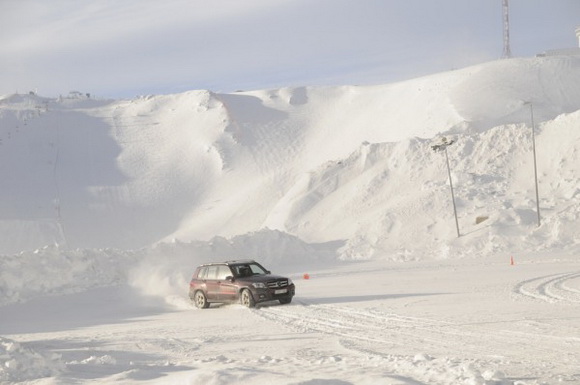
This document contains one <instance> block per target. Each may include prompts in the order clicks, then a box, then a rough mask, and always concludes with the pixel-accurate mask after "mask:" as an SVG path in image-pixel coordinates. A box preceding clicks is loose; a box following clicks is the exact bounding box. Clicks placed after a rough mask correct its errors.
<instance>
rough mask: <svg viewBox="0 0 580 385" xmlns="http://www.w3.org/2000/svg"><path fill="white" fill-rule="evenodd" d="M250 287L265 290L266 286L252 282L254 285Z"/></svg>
mask: <svg viewBox="0 0 580 385" xmlns="http://www.w3.org/2000/svg"><path fill="white" fill-rule="evenodd" d="M252 286H254V287H255V288H256V289H265V288H266V284H264V283H262V282H254V283H252Z"/></svg>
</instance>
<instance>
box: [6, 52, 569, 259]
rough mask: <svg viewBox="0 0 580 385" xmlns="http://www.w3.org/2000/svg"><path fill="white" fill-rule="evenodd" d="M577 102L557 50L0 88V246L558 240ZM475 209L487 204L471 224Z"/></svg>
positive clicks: (565, 230)
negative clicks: (153, 86) (294, 71)
mask: <svg viewBox="0 0 580 385" xmlns="http://www.w3.org/2000/svg"><path fill="white" fill-rule="evenodd" d="M527 102H531V103H532V106H533V113H534V118H535V126H536V142H537V153H538V155H537V157H538V159H537V160H538V167H539V184H540V206H541V208H542V216H543V218H544V225H543V226H542V227H541V228H539V229H536V226H535V223H534V220H533V216H534V212H535V194H534V187H533V186H534V185H533V165H532V161H533V158H532V152H531V143H532V142H531V112H532V110H531V108H530V104H527ZM579 108H580V58H578V57H574V56H569V57H567V56H561V57H544V58H531V59H512V60H501V61H497V62H492V63H487V64H483V65H479V66H475V67H470V68H465V69H462V70H457V71H451V72H448V73H442V74H437V75H433V76H428V77H424V78H419V79H414V80H410V81H406V82H401V83H396V84H388V85H381V86H367V87H356V86H344V87H302V88H284V89H276V90H262V91H251V92H238V93H232V94H217V93H213V92H209V91H191V92H186V93H183V94H177V95H166V96H147V97H140V98H137V99H134V100H119V101H114V100H94V99H91V98H90V97H88V95H82V94H80V93H73V94H71V95H69V96H67V97H61V98H58V99H49V98H42V97H39V96H37V95H34V94H31V95H12V96H7V97H4V98H3V99H1V100H0V123H1V125H0V127H1V132H0V139H1V142H2V146H1V147H2V151H0V180H2V181H3V182H4V183H3V188H2V189H1V190H0V194H1V195H2V199H1V200H0V212H1V213H2V214H1V217H0V230H1V231H0V241H1V242H0V245H1V246H0V247H1V250H0V251H1V252H3V253H4V254H10V253H18V252H20V251H22V250H34V249H36V248H41V247H44V246H45V245H47V244H58V245H61V246H64V247H69V248H83V249H86V248H89V249H92V248H109V247H114V248H118V249H139V248H142V247H148V246H149V245H152V244H154V243H156V242H159V241H165V242H167V241H169V242H172V241H178V242H192V241H198V240H199V241H209V240H210V239H212V238H213V237H215V236H221V237H227V238H231V237H235V236H239V235H243V234H246V233H249V232H255V231H259V230H261V229H264V228H270V229H274V230H279V231H282V232H285V233H289V234H292V235H294V236H296V237H298V238H300V239H302V240H303V241H305V242H307V243H313V244H316V243H322V242H329V241H341V242H345V244H344V246H343V247H342V248H341V249H340V255H341V256H342V257H343V258H354V259H367V258H373V257H382V258H385V257H388V258H392V259H402V260H407V259H420V258H422V255H423V253H422V252H423V250H433V249H435V250H440V253H439V255H440V256H441V257H443V258H446V257H450V256H457V255H465V254H469V255H471V254H474V253H481V252H487V251H489V250H488V249H489V248H490V247H492V248H496V249H498V248H514V247H515V248H529V247H532V248H537V247H546V246H550V247H551V246H563V247H565V246H567V245H568V244H569V243H570V242H576V240H577V239H578V238H580V233H578V232H577V231H576V230H575V229H573V228H571V227H570V226H569V224H570V223H573V222H575V221H576V220H577V219H578V211H579V208H578V195H577V186H576V180H578V174H577V168H576V167H575V164H576V162H577V156H578V155H577V154H578V145H579V144H578V130H577V129H576V127H578V121H579V119H580V117H579V115H578V112H577V111H578V109H579ZM440 135H444V136H449V137H453V138H454V139H455V140H456V144H454V145H453V146H452V147H450V148H449V157H450V164H451V169H452V173H453V178H454V182H455V187H456V188H457V191H456V197H457V203H458V216H459V227H460V231H461V233H462V234H463V235H464V237H462V238H461V239H455V238H456V237H455V231H456V230H455V228H454V227H455V226H454V219H453V211H452V208H451V200H450V198H449V191H448V190H449V187H448V182H447V175H446V169H445V161H444V158H443V156H442V155H441V154H440V153H434V152H433V151H431V149H430V145H431V144H432V143H433V141H434V140H435V139H436V137H438V136H440ZM478 217H480V218H486V217H487V218H488V219H487V220H486V221H484V222H480V221H479V220H478V224H477V225H476V224H475V222H476V219H477V218H478ZM576 227H577V226H576ZM490 241H493V242H490Z"/></svg>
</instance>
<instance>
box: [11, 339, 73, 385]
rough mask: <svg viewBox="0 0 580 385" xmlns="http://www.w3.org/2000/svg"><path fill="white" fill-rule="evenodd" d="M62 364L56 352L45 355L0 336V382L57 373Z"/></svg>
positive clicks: (28, 379) (49, 375)
mask: <svg viewBox="0 0 580 385" xmlns="http://www.w3.org/2000/svg"><path fill="white" fill-rule="evenodd" d="M63 369H64V364H63V363H62V362H61V360H60V356H59V355H57V354H54V353H53V354H51V355H46V354H43V353H40V352H37V351H35V350H33V349H29V348H26V347H24V346H22V345H21V344H20V343H18V342H16V341H13V340H10V339H8V338H4V337H0V382H2V383H3V382H4V381H11V382H21V381H30V380H35V379H38V378H42V377H51V376H54V375H57V374H58V373H59V371H61V370H63Z"/></svg>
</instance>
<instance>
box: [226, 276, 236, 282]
mask: <svg viewBox="0 0 580 385" xmlns="http://www.w3.org/2000/svg"><path fill="white" fill-rule="evenodd" d="M234 280H235V278H234V277H233V276H231V275H228V276H227V277H226V281H230V282H234Z"/></svg>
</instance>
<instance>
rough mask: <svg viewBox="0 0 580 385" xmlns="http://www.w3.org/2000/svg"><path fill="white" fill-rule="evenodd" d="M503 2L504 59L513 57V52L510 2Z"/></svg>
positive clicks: (504, 0)
mask: <svg viewBox="0 0 580 385" xmlns="http://www.w3.org/2000/svg"><path fill="white" fill-rule="evenodd" d="M502 1H503V58H504V59H506V58H510V57H512V51H511V49H510V17H509V8H508V0H502Z"/></svg>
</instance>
